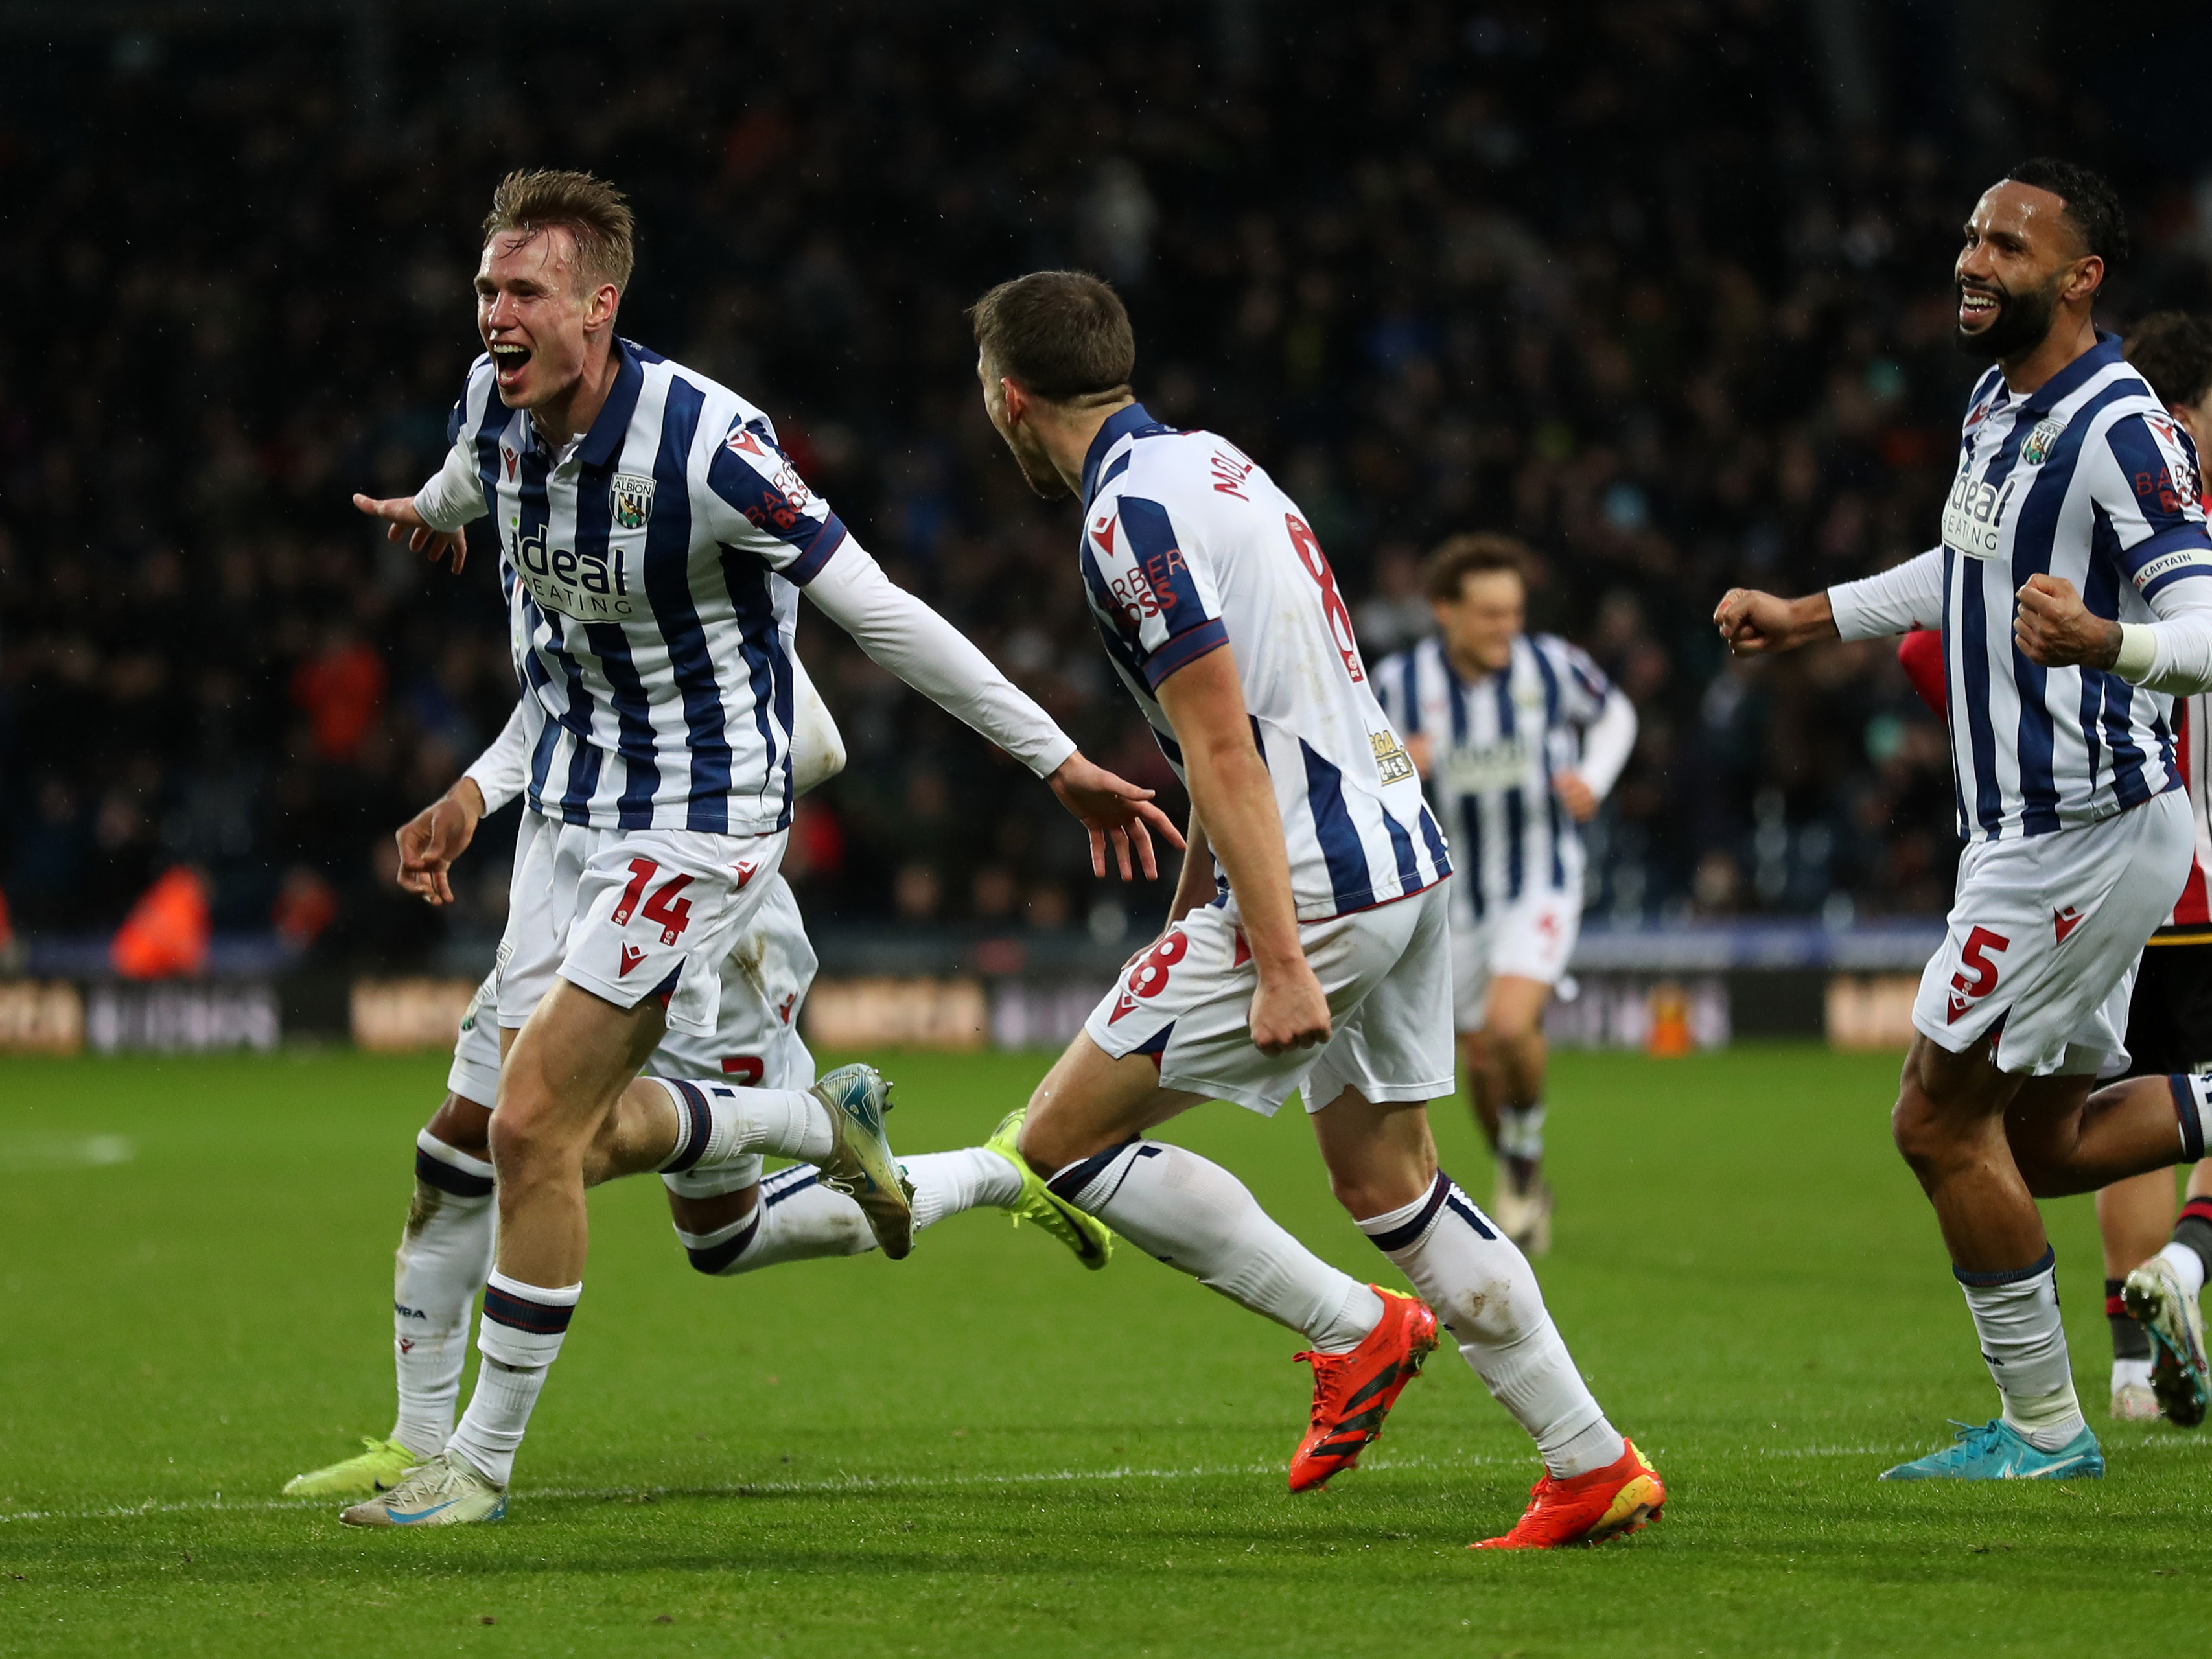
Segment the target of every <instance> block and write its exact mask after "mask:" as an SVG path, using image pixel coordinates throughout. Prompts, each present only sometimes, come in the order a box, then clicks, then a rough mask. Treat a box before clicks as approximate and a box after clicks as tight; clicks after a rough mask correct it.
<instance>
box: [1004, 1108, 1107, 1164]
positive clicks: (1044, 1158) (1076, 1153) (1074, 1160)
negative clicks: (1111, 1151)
mask: <svg viewBox="0 0 2212 1659" xmlns="http://www.w3.org/2000/svg"><path fill="white" fill-rule="evenodd" d="M1014 1150H1015V1151H1016V1152H1019V1153H1020V1154H1021V1155H1022V1162H1024V1164H1028V1165H1029V1166H1030V1169H1032V1170H1035V1171H1036V1173H1037V1174H1038V1175H1040V1176H1043V1177H1045V1178H1046V1179H1048V1180H1049V1179H1050V1178H1051V1177H1052V1176H1055V1175H1058V1174H1059V1173H1060V1171H1061V1170H1065V1169H1066V1167H1067V1166H1068V1165H1069V1164H1079V1163H1080V1162H1082V1160H1083V1159H1085V1158H1089V1157H1090V1156H1091V1154H1092V1153H1093V1152H1100V1151H1103V1148H1102V1147H1097V1146H1086V1145H1085V1144H1084V1143H1083V1141H1082V1139H1080V1137H1079V1135H1077V1134H1075V1133H1072V1131H1071V1127H1070V1126H1068V1125H1065V1124H1062V1123H1060V1122H1057V1121H1054V1118H1053V1116H1052V1115H1051V1114H1049V1113H1044V1112H1040V1111H1038V1110H1037V1109H1036V1107H1035V1106H1034V1105H1032V1106H1031V1108H1030V1115H1029V1116H1028V1117H1026V1118H1025V1119H1024V1120H1023V1122H1022V1127H1021V1133H1019V1134H1018V1135H1017V1136H1016V1137H1015V1138H1014Z"/></svg>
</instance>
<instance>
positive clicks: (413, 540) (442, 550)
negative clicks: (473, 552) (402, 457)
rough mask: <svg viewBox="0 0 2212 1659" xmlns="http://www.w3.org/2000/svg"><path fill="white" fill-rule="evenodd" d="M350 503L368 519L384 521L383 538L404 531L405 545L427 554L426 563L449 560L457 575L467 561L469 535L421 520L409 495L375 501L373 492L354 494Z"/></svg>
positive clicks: (395, 537) (394, 537) (392, 538)
mask: <svg viewBox="0 0 2212 1659" xmlns="http://www.w3.org/2000/svg"><path fill="white" fill-rule="evenodd" d="M353 504H354V505H355V506H356V507H359V508H360V509H361V510H362V512H364V513H368V516H369V517H370V518H372V519H381V520H384V539H385V540H386V541H388V542H396V541H398V539H399V532H401V531H403V530H404V531H405V532H407V545H408V547H409V548H410V549H411V550H413V551H415V552H417V553H428V555H429V556H430V562H431V563H433V564H436V563H438V562H441V560H447V559H450V560H451V561H452V562H453V574H455V575H456V576H458V575H459V574H461V567H462V566H463V565H465V564H466V563H467V562H468V560H469V538H468V536H467V534H466V532H462V531H459V530H434V529H432V528H431V527H430V526H429V525H428V524H427V523H425V522H424V521H423V518H422V514H421V513H418V512H416V509H415V498H414V497H413V496H411V495H394V496H392V497H391V498H390V499H389V500H387V501H378V500H377V499H376V498H375V497H374V496H373V495H356V496H355V497H354V498H353Z"/></svg>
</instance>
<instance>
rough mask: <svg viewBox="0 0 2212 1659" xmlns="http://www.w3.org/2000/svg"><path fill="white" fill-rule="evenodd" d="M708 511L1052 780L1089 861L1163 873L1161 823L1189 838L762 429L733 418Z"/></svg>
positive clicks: (880, 656) (861, 640)
mask: <svg viewBox="0 0 2212 1659" xmlns="http://www.w3.org/2000/svg"><path fill="white" fill-rule="evenodd" d="M708 495H709V499H708V501H707V502H706V504H705V505H706V511H707V512H708V514H709V516H710V519H711V520H713V521H714V523H715V525H716V533H717V535H718V536H720V538H722V539H723V540H725V541H726V542H730V543H732V544H737V545H741V546H745V547H749V548H751V549H753V550H756V551H758V552H759V553H760V554H761V556H762V557H763V559H764V560H766V561H767V562H768V563H769V566H770V568H774V569H777V570H780V571H781V572H782V573H783V574H785V575H786V576H787V577H789V578H790V579H791V580H793V581H794V582H796V583H798V584H799V586H801V587H802V588H803V589H804V591H805V593H806V594H807V596H808V597H809V598H810V599H812V600H813V601H814V603H815V605H817V607H819V608H820V610H821V611H822V613H823V615H824V616H826V617H829V619H830V620H831V621H832V622H834V623H836V624H837V625H838V626H839V627H840V628H842V629H844V630H845V631H846V632H847V633H848V634H849V635H852V636H853V639H854V643H856V644H857V645H859V646H860V648H861V649H862V650H863V651H865V652H866V653H868V655H869V656H870V657H872V659H874V660H875V661H876V662H877V663H878V664H880V665H882V666H883V667H884V668H886V669H888V670H890V671H891V672H892V673H894V674H896V675H897V676H898V677H899V678H901V679H902V680H904V681H905V682H906V683H907V684H908V685H910V686H912V687H913V688H914V689H915V690H917V691H919V692H921V694H922V695H923V696H926V697H927V698H928V699H929V700H930V701H931V702H934V703H936V704H937V705H938V706H939V708H943V709H944V710H945V711H946V712H947V713H948V714H952V715H954V716H955V717H956V718H957V719H959V720H963V721H964V722H965V723H966V724H967V725H969V726H972V727H974V728H975V730H976V731H977V732H981V733H982V735H983V736H985V737H986V738H989V739H990V740H991V741H992V742H994V743H995V744H998V745H999V746H1000V748H1001V749H1004V750H1006V752H1007V753H1008V754H1010V755H1012V757H1014V758H1015V759H1016V760H1018V761H1020V762H1021V763H1023V764H1024V766H1026V767H1028V768H1029V769H1030V771H1032V772H1034V773H1035V774H1036V775H1037V776H1038V777H1040V778H1042V779H1043V780H1044V781H1046V782H1047V783H1048V784H1049V785H1050V786H1051V788H1052V792H1053V793H1054V794H1055V795H1057V796H1058V797H1059V798H1060V805H1063V806H1065V807H1066V809H1067V810H1068V811H1069V812H1070V813H1072V814H1073V816H1074V817H1076V819H1077V820H1078V821H1079V823H1082V825H1083V826H1084V828H1085V829H1086V830H1087V831H1088V832H1089V833H1090V836H1091V869H1092V870H1093V871H1094V872H1096V873H1097V874H1098V875H1101V876H1103V875H1104V874H1105V873H1106V864H1107V857H1106V854H1107V849H1108V848H1109V846H1110V847H1111V848H1112V849H1113V853H1114V862H1115V866H1116V868H1117V869H1118V871H1119V872H1120V874H1121V878H1122V879H1123V880H1124V881H1127V880H1130V879H1132V878H1133V876H1134V875H1135V873H1136V872H1137V871H1138V870H1139V869H1141V870H1142V871H1143V872H1144V875H1145V877H1146V879H1147V880H1152V879H1153V878H1157V877H1158V874H1159V863H1158V858H1157V857H1156V856H1155V854H1154V853H1153V850H1152V833H1153V832H1155V831H1157V832H1158V834H1159V836H1161V838H1162V839H1163V840H1164V841H1166V842H1167V843H1168V844H1169V845H1170V846H1171V847H1181V846H1182V834H1181V832H1180V831H1178V830H1177V829H1176V827H1175V824H1174V823H1173V821H1172V820H1170V818H1169V817H1168V816H1167V815H1166V814H1165V813H1164V812H1163V811H1160V809H1159V808H1158V806H1156V805H1153V804H1152V791H1151V790H1149V789H1144V788H1140V787H1138V786H1137V785H1135V784H1133V783H1131V782H1129V781H1127V779H1125V778H1121V777H1117V776H1116V775H1115V774H1113V773H1111V772H1109V771H1107V770H1106V769H1104V768H1103V767H1101V766H1097V765H1095V764H1094V763H1091V761H1089V760H1087V759H1085V757H1084V756H1083V755H1082V754H1081V753H1080V752H1079V750H1077V749H1076V746H1075V740H1074V739H1073V738H1070V737H1069V736H1068V735H1067V734H1066V732H1063V731H1061V730H1060V727H1059V726H1058V725H1057V724H1056V723H1055V722H1054V720H1053V719H1052V717H1051V716H1050V715H1048V714H1046V713H1045V712H1044V710H1043V709H1042V708H1038V707H1037V705H1036V702H1034V701H1033V700H1032V699H1031V698H1030V697H1029V696H1027V695H1025V694H1024V692H1023V691H1022V690H1021V689H1020V688H1019V687H1018V686H1017V685H1015V684H1013V682H1012V681H1011V680H1009V679H1007V678H1006V676H1005V675H1004V674H1002V673H1000V671H999V670H998V668H997V666H996V665H994V663H993V662H992V661H991V659H989V658H988V657H987V656H985V655H984V654H983V653H982V652H981V651H980V650H978V649H977V648H976V647H975V644H974V643H973V642H972V641H969V639H968V637H967V636H966V635H963V634H962V633H961V632H960V630H959V629H957V628H955V627H953V626H952V624H951V623H948V622H946V621H945V618H944V617H940V616H939V615H938V613H937V612H936V611H933V610H932V609H931V608H930V607H929V606H928V605H925V604H923V603H922V601H921V599H917V598H915V596H914V595H913V594H912V593H909V592H907V591H906V590H905V589H904V588H902V587H901V586H898V584H897V583H896V582H894V581H892V580H891V579H890V577H889V576H887V575H886V574H884V569H883V567H882V566H880V565H878V563H877V562H875V560H874V559H873V558H872V557H871V556H870V555H869V553H868V551H867V550H866V548H864V547H862V546H861V545H860V544H859V543H858V542H857V541H855V540H854V538H853V537H852V535H851V533H850V532H848V530H847V529H846V527H845V526H844V524H843V522H842V520H839V519H838V517H837V515H836V513H832V512H831V511H830V510H829V504H828V503H827V502H826V501H823V500H822V498H821V497H820V496H818V495H815V494H814V492H813V491H812V490H811V489H809V488H808V487H807V485H806V483H805V480H804V479H802V478H801V477H799V474H798V472H797V471H796V470H794V469H793V467H792V465H791V464H790V462H789V461H788V460H787V459H785V458H784V456H783V453H782V452H781V450H779V449H778V448H777V447H776V446H775V438H774V435H773V434H772V433H771V432H769V430H767V429H765V427H764V425H763V426H754V425H748V424H745V423H744V422H738V423H736V424H733V425H732V428H730V431H729V434H728V435H727V437H726V438H725V439H724V441H722V443H721V445H720V447H719V448H718V449H717V450H716V452H715V454H714V460H713V463H712V465H710V467H709V469H708Z"/></svg>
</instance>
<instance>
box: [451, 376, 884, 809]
mask: <svg viewBox="0 0 2212 1659" xmlns="http://www.w3.org/2000/svg"><path fill="white" fill-rule="evenodd" d="M613 350H614V356H615V358H616V365H617V366H616V374H615V381H614V386H613V387H612V389H611V391H610V392H609V393H608V394H607V401H606V404H605V406H604V407H603V408H602V409H601V410H599V416H598V418H597V419H596V420H594V421H593V422H592V427H591V430H590V431H588V432H586V433H585V434H584V435H582V436H581V437H580V438H579V439H577V440H576V441H574V442H573V443H571V444H570V445H568V447H565V448H564V449H562V451H561V452H560V453H557V454H556V453H554V452H553V451H552V450H551V449H550V448H549V447H547V445H546V443H545V442H544V440H543V439H542V438H541V437H540V436H539V435H538V430H537V428H536V427H535V425H534V424H533V423H532V421H531V419H530V416H529V415H528V413H527V412H526V411H525V410H509V409H507V408H506V407H505V406H504V405H502V404H501V402H500V401H499V395H498V392H497V391H496V389H495V386H494V383H493V374H492V368H491V360H490V358H489V356H482V357H479V358H477V361H476V363H475V365H474V366H473V367H472V368H471V369H470V371H469V378H468V383H467V386H466V389H465V391H464V392H463V393H462V395H461V400H460V403H459V404H458V405H457V406H456V407H455V409H454V410H453V421H452V423H451V427H450V429H449V437H450V439H451V441H452V445H453V448H452V451H451V453H449V454H448V456H447V462H446V465H445V468H444V470H443V471H441V472H440V474H439V475H438V476H437V477H435V478H434V479H432V480H431V482H430V483H428V484H427V485H426V486H424V488H423V489H422V493H421V494H420V495H417V496H416V506H417V507H418V508H419V509H421V510H422V513H423V515H424V517H425V518H426V519H428V520H430V522H432V523H433V524H435V525H436V526H438V527H439V528H441V529H450V528H456V527H458V526H459V525H460V524H463V523H465V522H466V521H468V520H471V519H475V518H478V517H481V516H483V514H484V513H490V514H491V515H492V516H493V518H494V520H495V522H496V524H497V526H498V530H499V538H500V558H501V579H502V581H503V583H504V585H505V586H506V588H507V593H508V599H509V605H510V607H511V611H512V622H513V645H514V652H515V672H516V675H517V677H518V678H520V680H521V682H522V684H524V686H525V687H526V689H527V691H528V693H529V696H528V697H527V698H526V711H527V713H528V714H529V721H528V733H529V742H530V750H529V752H530V771H529V781H528V784H527V786H526V789H525V794H526V799H527V800H528V803H529V805H530V807H531V810H532V811H536V812H540V813H543V814H544V815H545V816H547V817H556V818H559V819H561V820H562V822H564V823H579V824H590V825H592V826H593V827H595V828H599V829H648V828H650V829H698V830H707V831H711V832H714V833H717V834H724V835H733V836H751V835H764V834H767V833H769V831H772V830H775V829H783V828H786V827H787V826H788V825H789V823H790V822H791V807H792V799H793V789H792V732H793V721H794V714H793V656H792V629H793V621H794V619H795V615H796V611H797V609H798V603H799V585H803V584H804V583H805V582H806V581H808V580H811V578H812V577H813V576H814V574H816V573H817V572H818V571H819V570H820V569H821V568H823V564H824V563H826V562H828V560H829V557H830V556H831V555H832V554H834V553H835V552H836V550H837V549H838V547H839V546H840V545H841V544H842V543H843V542H844V540H845V526H844V525H843V524H842V522H840V521H839V520H838V518H837V515H836V513H832V512H831V511H830V510H829V506H828V504H827V503H825V502H824V501H823V500H822V499H821V497H819V496H818V495H815V494H814V492H813V491H812V490H811V489H809V488H808V487H807V485H806V483H805V481H804V480H803V479H801V478H800V477H799V475H798V473H797V472H796V471H793V468H792V466H791V464H790V462H789V461H788V460H787V459H785V457H784V455H783V453H782V451H781V449H779V448H778V447H777V446H776V441H775V428H774V426H773V425H772V424H771V423H770V422H769V418H768V416H766V415H764V414H763V413H762V412H761V411H760V410H758V409H757V408H755V407H754V406H753V405H752V404H749V403H747V402H746V401H745V400H744V398H740V397H738V395H737V394H736V393H735V392H731V391H729V390H728V389H727V388H726V387H724V386H718V385H716V384H715V383H714V381H712V380H708V379H707V378H706V377H705V376H703V375H700V374H694V373H692V372H691V371H690V370H689V369H687V368H683V367H682V366H681V365H679V364H677V363H673V362H670V361H668V360H667V359H666V358H665V357H662V356H659V354H658V353H656V352H653V351H649V350H647V349H645V348H644V347H642V346H639V345H636V344H634V343H631V342H629V341H627V340H617V342H616V343H615V345H614V348H613Z"/></svg>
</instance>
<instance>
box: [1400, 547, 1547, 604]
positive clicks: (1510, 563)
mask: <svg viewBox="0 0 2212 1659" xmlns="http://www.w3.org/2000/svg"><path fill="white" fill-rule="evenodd" d="M1529 563H1530V557H1529V553H1528V547H1527V546H1526V545H1525V544H1522V543H1521V542H1517V541H1515V540H1514V539H1513V538H1512V537H1510V536H1498V535H1493V534H1492V533H1491V532H1488V531H1471V532H1467V533H1465V534H1462V535H1458V536H1454V537H1452V538H1449V540H1448V541H1446V542H1445V543H1444V544H1443V545H1442V546H1441V547H1439V548H1437V550H1436V551H1435V552H1433V553H1431V554H1430V555H1429V562H1428V563H1427V564H1426V565H1425V567H1423V568H1422V573H1421V578H1422V581H1423V583H1424V584H1425V586H1426V587H1427V589H1428V595H1429V598H1430V599H1433V600H1435V601H1437V603H1439V604H1451V603H1454V602H1455V601H1456V600H1458V599H1460V598H1461V597H1462V590H1463V589H1464V588H1465V586H1466V585H1467V579H1468V577H1469V576H1480V575H1486V574H1488V573H1490V572H1491V571H1493V570H1510V571H1511V572H1512V573H1513V574H1515V575H1516V576H1518V577H1519V578H1520V579H1521V582H1522V586H1527V585H1528V566H1529Z"/></svg>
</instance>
